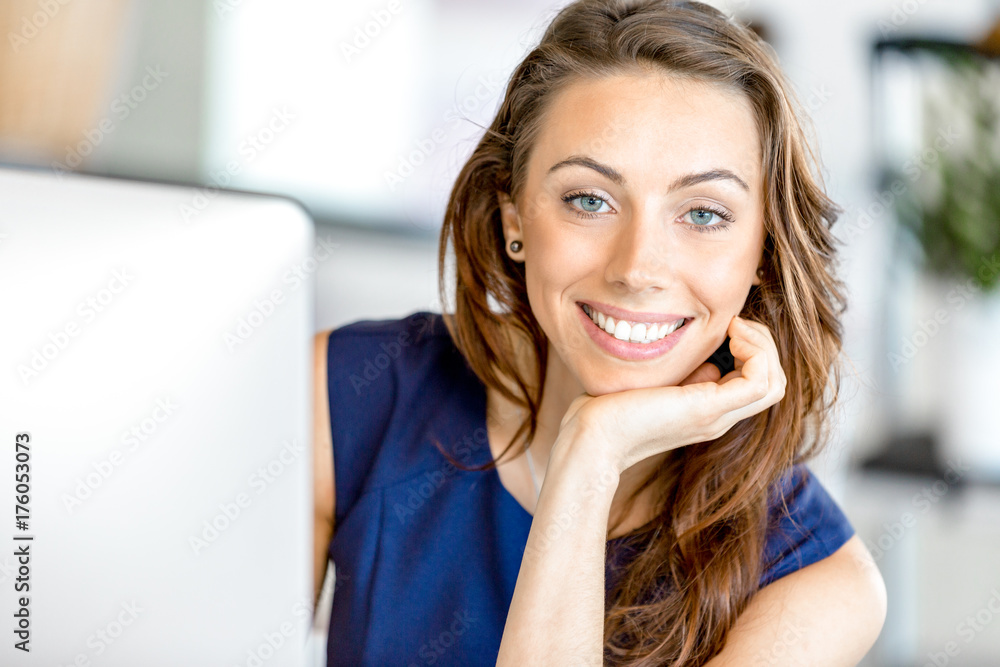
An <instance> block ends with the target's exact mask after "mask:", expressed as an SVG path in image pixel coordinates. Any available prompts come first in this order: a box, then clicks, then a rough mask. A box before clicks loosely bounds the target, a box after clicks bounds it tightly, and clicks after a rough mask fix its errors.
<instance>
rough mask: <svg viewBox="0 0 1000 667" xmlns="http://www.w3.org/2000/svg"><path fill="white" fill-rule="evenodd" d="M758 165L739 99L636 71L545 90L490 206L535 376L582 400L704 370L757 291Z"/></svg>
mask: <svg viewBox="0 0 1000 667" xmlns="http://www.w3.org/2000/svg"><path fill="white" fill-rule="evenodd" d="M760 163H761V154H760V147H759V139H758V136H757V129H756V124H755V122H754V116H753V112H752V110H751V107H750V104H749V102H748V101H747V100H746V99H745V98H744V97H743V96H742V94H740V93H736V92H733V91H730V90H729V89H726V88H723V87H721V86H718V85H713V84H708V83H703V82H696V81H693V80H689V79H680V78H677V77H674V76H671V75H668V74H663V73H653V72H650V73H649V74H622V75H618V76H613V77H607V78H601V79H586V80H581V81H577V82H575V83H572V84H570V85H568V86H567V87H565V88H564V89H563V90H561V91H560V92H559V93H558V94H557V95H556V96H555V97H554V98H553V100H552V101H551V104H550V106H549V108H548V110H547V112H546V114H545V116H544V118H543V119H542V126H541V129H540V131H539V133H538V135H537V139H536V143H535V145H534V147H533V149H532V151H531V154H530V156H529V161H528V165H527V171H526V179H525V182H524V184H523V188H522V191H521V193H520V194H519V196H518V200H517V202H514V203H511V202H509V200H508V201H504V202H503V203H502V205H501V212H502V217H503V222H504V234H505V236H506V242H507V252H508V254H510V256H511V257H512V258H513V259H515V260H518V261H523V262H524V264H525V275H526V280H527V292H528V300H529V302H530V304H531V309H532V311H533V312H534V316H535V317H536V319H537V320H538V323H539V325H540V326H541V327H542V329H543V330H544V331H545V333H546V335H547V336H548V339H549V352H550V357H549V359H550V361H549V372H550V373H553V374H554V376H555V377H565V378H569V379H572V378H575V379H576V381H577V382H579V384H580V385H581V387H582V390H583V391H586V392H587V393H589V394H591V395H594V396H598V395H601V394H605V393H610V392H616V391H623V390H625V389H632V388H639V387H650V386H664V385H676V384H678V383H679V382H680V381H681V380H683V379H684V378H685V377H687V376H688V375H689V374H690V373H691V372H692V371H693V370H694V369H695V368H697V367H698V366H699V365H700V364H702V363H703V362H705V361H706V360H707V359H708V357H709V356H710V355H711V354H712V353H713V352H714V351H715V350H716V349H717V348H718V347H719V346H720V345H721V344H722V342H723V341H724V340H725V338H726V329H727V327H728V326H729V323H730V321H731V320H732V318H733V316H735V315H738V314H739V313H740V311H741V309H742V307H743V305H744V302H745V301H746V297H747V294H748V293H749V290H750V286H751V285H753V284H757V283H759V279H758V278H757V276H756V271H757V268H758V266H759V265H760V262H761V253H762V249H763V241H764V225H763V212H762V200H761V190H762V187H761V181H760V179H761V174H760ZM513 239H519V240H521V241H522V243H523V248H522V249H521V250H520V251H519V252H517V253H513V252H511V251H510V247H509V246H510V241H511V240H513ZM584 305H586V306H587V309H588V310H590V311H591V313H592V314H593V316H594V317H597V318H598V320H599V321H603V322H604V327H603V328H599V325H598V324H596V323H594V322H593V321H592V318H591V317H590V316H588V314H587V312H585V310H584V308H583V306H584ZM598 312H600V313H602V315H598ZM604 316H610V317H611V318H613V320H614V323H613V324H608V320H607V317H604ZM643 325H646V326H643ZM650 325H655V329H654V327H653V326H650ZM675 327H676V328H675ZM606 329H611V330H612V331H613V333H607V332H606ZM652 338H658V340H655V341H653V340H652ZM644 340H646V341H650V342H643V341H644ZM553 364H556V365H557V366H556V367H553ZM567 371H568V372H567Z"/></svg>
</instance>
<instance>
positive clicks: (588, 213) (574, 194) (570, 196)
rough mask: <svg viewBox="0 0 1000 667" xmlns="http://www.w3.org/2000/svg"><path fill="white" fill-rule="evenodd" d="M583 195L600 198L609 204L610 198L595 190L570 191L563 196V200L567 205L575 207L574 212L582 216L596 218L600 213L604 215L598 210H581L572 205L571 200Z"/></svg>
mask: <svg viewBox="0 0 1000 667" xmlns="http://www.w3.org/2000/svg"><path fill="white" fill-rule="evenodd" d="M582 197H587V198H588V199H598V200H600V201H602V202H604V203H605V204H608V200H607V199H605V198H604V197H602V196H600V195H598V194H596V193H594V192H588V191H580V192H570V193H569V194H567V195H564V196H563V198H562V200H563V202H564V203H566V205H567V206H570V208H572V209H573V212H574V213H576V214H577V215H578V216H580V217H581V218H595V217H597V216H599V215H603V213H598V212H596V211H581V210H580V209H579V208H577V207H576V206H571V205H570V202H571V201H573V200H574V199H580V198H582ZM610 205H611V204H608V206H610Z"/></svg>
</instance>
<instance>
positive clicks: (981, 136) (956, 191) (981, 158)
mask: <svg viewBox="0 0 1000 667" xmlns="http://www.w3.org/2000/svg"><path fill="white" fill-rule="evenodd" d="M935 53H936V55H938V56H939V60H940V62H942V63H944V64H945V68H946V71H947V73H948V75H947V76H946V77H945V78H944V79H943V80H942V81H936V82H935V81H933V80H932V84H933V83H937V84H938V85H936V86H935V85H926V86H925V87H924V90H925V93H924V100H923V106H924V113H925V123H924V128H925V135H926V136H925V139H924V155H927V156H931V157H934V159H931V160H927V161H926V168H925V169H924V170H923V171H922V172H921V174H920V175H919V177H918V178H917V179H916V180H915V182H914V183H913V185H912V186H911V187H910V188H909V189H908V191H907V192H906V193H904V195H902V196H901V197H900V199H899V205H898V208H897V213H898V215H899V220H900V222H901V223H902V225H903V227H904V228H905V229H906V230H908V231H909V232H910V233H912V234H913V235H914V236H915V237H916V239H917V240H918V241H919V245H920V248H921V249H922V253H923V257H922V260H923V263H924V265H925V266H926V267H927V268H928V269H930V270H931V271H933V272H934V273H937V274H939V275H942V276H947V277H955V278H960V279H968V278H971V279H972V280H973V281H974V282H975V283H976V284H977V285H978V286H979V287H980V288H982V289H983V290H985V291H988V290H993V289H996V288H997V286H998V285H1000V270H997V268H996V261H997V257H998V256H1000V63H998V62H997V61H996V60H994V59H990V58H986V57H983V56H981V55H979V54H976V53H974V52H971V51H959V50H942V51H935ZM947 126H954V127H960V128H962V130H961V132H960V133H959V136H958V140H957V141H956V142H955V143H954V144H952V145H950V146H948V147H947V148H944V149H939V148H937V147H935V144H934V141H935V139H936V135H937V133H938V129H939V128H943V127H947ZM921 164H925V162H921Z"/></svg>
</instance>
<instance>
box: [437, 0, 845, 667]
mask: <svg viewBox="0 0 1000 667" xmlns="http://www.w3.org/2000/svg"><path fill="white" fill-rule="evenodd" d="M650 66H652V67H653V68H658V69H659V71H663V72H666V73H668V74H674V75H680V76H685V77H693V78H695V79H697V80H701V81H708V82H715V83H721V84H724V85H726V86H729V87H730V88H731V89H732V90H736V91H739V92H741V93H742V94H743V95H745V97H746V98H747V99H748V100H749V101H750V103H751V106H752V108H753V111H754V115H755V119H756V124H757V129H758V132H759V139H760V145H761V148H762V151H761V153H762V161H763V164H762V174H763V175H764V179H763V189H764V192H763V209H764V210H763V214H764V227H765V243H764V263H763V279H762V284H761V285H759V286H755V287H752V288H751V290H750V293H749V296H748V298H747V300H746V303H745V306H744V308H743V311H742V312H741V316H742V317H745V318H747V319H752V320H757V321H760V322H762V323H764V324H765V325H767V326H768V327H769V328H770V330H771V331H772V332H773V335H774V339H775V342H776V344H777V348H778V353H779V355H780V359H781V361H782V366H783V368H784V371H785V374H786V377H787V386H786V389H785V396H784V398H783V399H782V400H781V401H779V402H778V403H777V404H776V405H774V406H772V407H770V408H769V409H767V410H764V411H763V412H761V413H759V414H757V415H754V416H753V417H749V418H747V419H744V420H742V421H741V422H739V423H737V424H736V425H735V426H733V428H731V429H730V430H729V431H728V432H727V433H726V434H725V435H723V436H722V437H720V438H717V439H716V440H713V441H711V442H704V443H699V444H695V445H690V446H688V447H682V448H680V449H678V450H675V451H673V452H671V453H670V455H669V456H668V457H667V458H666V459H665V460H664V463H663V465H662V466H661V468H660V469H659V470H658V471H657V472H656V474H655V475H654V476H652V477H651V478H650V479H649V480H647V482H646V484H645V485H643V488H646V487H647V486H649V487H651V488H652V489H653V490H654V492H655V497H656V498H657V505H656V507H658V508H659V516H658V518H657V519H656V520H655V521H653V522H652V523H651V524H647V526H645V527H644V528H643V531H642V532H643V534H648V535H650V536H651V539H650V540H649V541H648V543H647V544H646V546H645V547H644V548H643V549H642V550H641V551H640V552H639V553H638V555H637V556H635V558H634V559H633V560H632V561H631V563H630V564H629V565H628V567H627V568H626V569H625V571H624V573H623V575H622V576H621V578H620V580H619V582H618V584H617V585H616V586H615V587H614V588H613V589H612V591H611V592H610V593H609V595H608V598H607V613H606V616H605V638H604V647H605V648H604V652H605V660H606V662H607V663H608V664H615V665H631V666H639V665H654V664H655V665H675V666H680V665H684V666H694V665H701V664H704V663H705V662H706V661H707V660H708V659H710V658H711V657H712V656H714V655H715V654H717V653H718V652H719V651H720V650H721V649H722V647H723V646H724V644H725V639H726V634H727V632H728V631H729V630H730V628H731V627H732V625H733V623H734V622H735V620H736V618H737V616H738V615H739V614H740V613H741V612H742V610H743V609H744V608H745V607H746V604H747V602H748V601H749V600H750V598H751V597H752V596H753V595H754V593H755V592H756V591H757V590H758V588H759V585H760V584H759V582H760V576H761V572H762V571H763V568H764V566H765V564H764V563H762V555H763V549H764V544H765V536H766V532H767V529H768V522H767V519H768V502H769V497H770V496H769V494H770V493H771V492H773V491H774V489H775V488H776V484H777V482H778V480H779V479H780V478H781V476H782V475H784V474H785V473H787V472H788V471H789V469H790V468H791V467H792V466H793V465H794V464H796V463H799V462H801V461H804V460H805V459H807V458H809V457H811V456H812V455H814V454H815V453H816V452H817V451H818V450H819V448H820V447H821V446H822V445H823V443H824V442H825V440H826V439H827V425H828V422H829V419H828V414H829V411H830V408H831V407H832V406H833V404H834V402H835V401H836V398H837V394H838V391H839V385H840V376H839V368H838V357H839V354H840V351H841V342H842V330H841V323H840V317H841V315H842V313H843V311H844V298H843V286H842V283H841V282H840V281H839V280H838V279H837V277H836V275H835V266H834V263H835V259H836V253H835V240H834V237H833V235H832V233H831V231H830V227H831V226H832V225H833V223H834V221H835V220H836V219H837V217H838V215H839V214H840V212H841V211H840V208H839V207H838V206H837V205H836V204H834V203H833V202H832V201H831V200H830V199H829V198H828V197H827V196H826V194H825V192H824V188H823V184H822V179H821V177H820V175H819V173H818V169H819V162H818V160H817V158H816V156H815V154H814V153H813V151H812V149H811V148H810V146H809V141H808V139H807V136H806V132H805V131H804V126H803V123H804V122H805V115H804V114H803V112H802V111H801V106H800V105H799V104H798V103H797V101H796V99H795V96H794V94H793V92H792V90H791V88H790V86H789V84H788V83H787V82H786V80H785V78H784V76H783V74H782V73H781V70H780V67H779V65H778V61H777V57H776V55H775V54H774V51H773V49H772V48H771V47H770V46H769V45H767V44H766V43H765V42H763V41H762V40H761V39H760V38H759V37H757V35H755V34H754V33H753V32H752V31H751V30H750V29H749V28H747V27H746V26H743V25H740V24H738V23H736V22H734V21H731V20H730V19H728V18H727V17H726V16H725V15H724V14H722V13H721V12H719V11H718V10H716V9H714V8H712V7H710V6H708V5H705V4H702V3H698V2H671V1H669V0H638V1H635V2H628V1H626V0H579V1H578V2H574V3H572V4H571V5H569V6H567V7H565V8H564V9H562V10H561V11H560V12H559V13H558V14H557V15H556V17H555V18H554V20H553V21H552V23H551V24H550V25H549V26H548V28H547V29H546V31H545V33H544V35H543V37H542V38H541V41H540V43H539V44H538V45H537V47H535V48H534V49H533V50H532V51H531V52H530V53H529V54H528V55H527V56H526V57H525V58H524V60H523V61H522V62H521V63H520V64H519V65H518V67H517V68H516V69H515V70H514V72H513V74H512V75H511V78H510V81H509V83H508V85H507V89H506V92H505V95H504V99H503V102H502V104H501V106H500V108H499V110H498V112H497V114H496V118H495V119H494V120H493V122H492V124H491V125H490V126H489V128H488V129H487V130H486V132H485V134H484V136H483V137H482V139H481V140H480V141H479V143H478V145H477V146H476V148H475V150H474V151H473V153H472V155H471V157H470V158H469V159H468V161H467V162H466V164H465V165H464V167H463V169H462V171H461V173H460V174H459V176H458V178H457V180H456V183H455V186H454V188H453V190H452V192H451V196H450V199H449V202H448V207H447V211H446V214H445V219H444V223H443V228H442V231H441V240H440V248H439V261H438V269H439V280H440V282H439V290H440V295H441V303H442V304H446V303H447V300H446V294H447V291H448V290H447V286H448V281H449V278H450V277H451V275H450V274H448V273H446V268H447V262H446V256H447V255H448V246H449V244H450V245H451V247H452V248H453V250H454V281H455V283H454V285H455V311H454V314H447V313H446V314H445V315H444V321H445V324H446V326H447V328H448V331H449V333H450V335H451V337H452V339H453V340H454V342H455V345H456V346H457V347H458V349H459V350H460V351H461V353H462V354H463V355H464V357H465V359H466V360H467V361H468V363H469V365H470V367H471V368H472V370H473V371H474V372H475V373H476V375H477V376H478V377H479V378H480V379H481V380H482V382H483V383H484V384H485V385H487V386H488V387H490V388H493V389H494V390H496V391H498V392H500V393H501V394H502V395H503V396H505V397H506V398H507V399H508V400H510V401H513V402H514V403H515V404H517V405H520V406H522V407H523V408H524V409H525V410H526V414H527V416H526V417H525V419H524V421H523V422H522V423H521V424H520V427H519V428H518V430H517V432H516V434H515V436H514V439H513V441H512V442H511V443H510V445H508V446H507V448H506V449H504V451H503V454H502V455H501V458H502V456H503V455H505V454H506V453H507V451H509V450H510V448H511V447H513V446H514V442H517V441H518V439H519V437H520V436H522V435H524V436H525V437H524V439H523V440H521V441H520V445H521V446H520V447H519V449H518V453H520V452H522V451H524V447H523V444H524V443H525V442H528V441H530V440H531V438H533V436H534V434H535V430H536V428H537V426H538V410H539V405H540V403H541V399H542V389H543V387H544V385H545V369H546V364H547V339H546V337H545V334H544V332H543V331H542V330H541V328H540V327H539V325H538V323H537V322H536V320H535V318H534V316H533V314H532V311H531V307H530V305H529V303H528V298H527V291H526V287H525V278H524V267H523V265H522V264H519V263H516V262H513V261H512V260H511V259H510V258H509V257H508V256H507V254H506V253H505V252H504V236H503V231H502V226H501V218H500V201H499V196H498V193H507V194H509V195H510V196H511V198H512V199H513V200H514V201H515V202H517V201H518V199H517V198H518V194H519V193H520V192H521V191H522V190H521V188H522V186H523V183H524V177H525V173H526V165H527V160H528V156H529V154H530V152H531V148H532V145H533V143H534V140H535V137H536V136H537V133H538V131H539V127H540V125H541V122H542V116H543V112H544V110H545V108H546V104H547V103H548V102H549V101H550V100H551V99H552V98H553V96H554V95H555V93H556V92H557V91H559V90H561V89H562V88H564V87H565V86H566V85H567V84H568V83H571V82H573V81H579V80H581V79H586V78H590V77H599V76H607V75H611V74H616V73H628V72H635V71H638V70H639V69H640V68H645V69H648V68H649V67H650ZM529 205H530V203H529ZM446 310H447V309H446ZM512 332H514V333H516V334H517V335H519V336H521V337H522V339H525V340H527V341H530V344H529V346H528V348H527V349H528V350H531V349H532V348H533V350H534V367H533V368H532V369H531V372H530V373H528V372H526V371H525V369H524V368H522V367H519V366H518V365H517V363H516V362H515V360H516V359H517V358H518V357H517V354H516V352H517V349H516V348H517V346H516V344H515V341H514V337H513V336H512V335H511V334H512ZM504 378H507V379H508V382H505V381H504ZM445 454H446V455H447V453H446V452H445ZM449 458H450V459H452V460H453V462H454V459H453V458H452V457H450V456H449ZM495 464H496V463H495V462H493V461H491V462H488V463H487V464H485V466H480V467H467V466H463V465H461V464H460V463H457V462H456V465H459V466H460V467H463V468H464V469H469V470H471V469H480V470H481V469H484V468H488V467H490V466H492V465H495ZM641 490H642V489H640V491H641ZM634 497H635V496H633V499H634Z"/></svg>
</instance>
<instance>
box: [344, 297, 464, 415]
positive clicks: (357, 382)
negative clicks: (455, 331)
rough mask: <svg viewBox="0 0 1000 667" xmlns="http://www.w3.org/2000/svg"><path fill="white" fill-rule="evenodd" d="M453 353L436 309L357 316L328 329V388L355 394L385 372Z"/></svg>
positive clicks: (406, 370) (412, 368)
mask: <svg viewBox="0 0 1000 667" xmlns="http://www.w3.org/2000/svg"><path fill="white" fill-rule="evenodd" d="M454 353H457V349H456V348H455V347H454V344H453V343H452V341H451V337H450V335H449V333H448V330H447V328H446V327H445V325H444V319H443V317H442V315H441V314H440V313H432V312H428V311H419V312H415V313H411V314H410V315H407V316H405V317H402V318H398V319H380V320H358V321H356V322H351V323H350V324H345V325H343V326H340V327H338V328H336V329H333V330H332V331H331V332H330V335H329V340H328V342H327V366H328V370H329V373H330V377H331V389H335V388H337V387H340V388H343V387H345V386H346V387H347V388H348V389H350V390H351V391H350V392H348V393H349V394H353V395H355V396H361V395H362V394H365V393H368V391H369V390H371V389H372V388H373V387H375V386H377V384H378V383H379V380H380V379H384V378H385V377H386V376H394V377H397V378H398V377H399V376H401V375H406V374H412V373H416V372H419V371H420V370H421V369H424V370H426V369H427V368H428V367H431V368H433V367H434V365H435V362H436V361H438V360H439V358H440V356H441V355H443V354H454Z"/></svg>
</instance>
